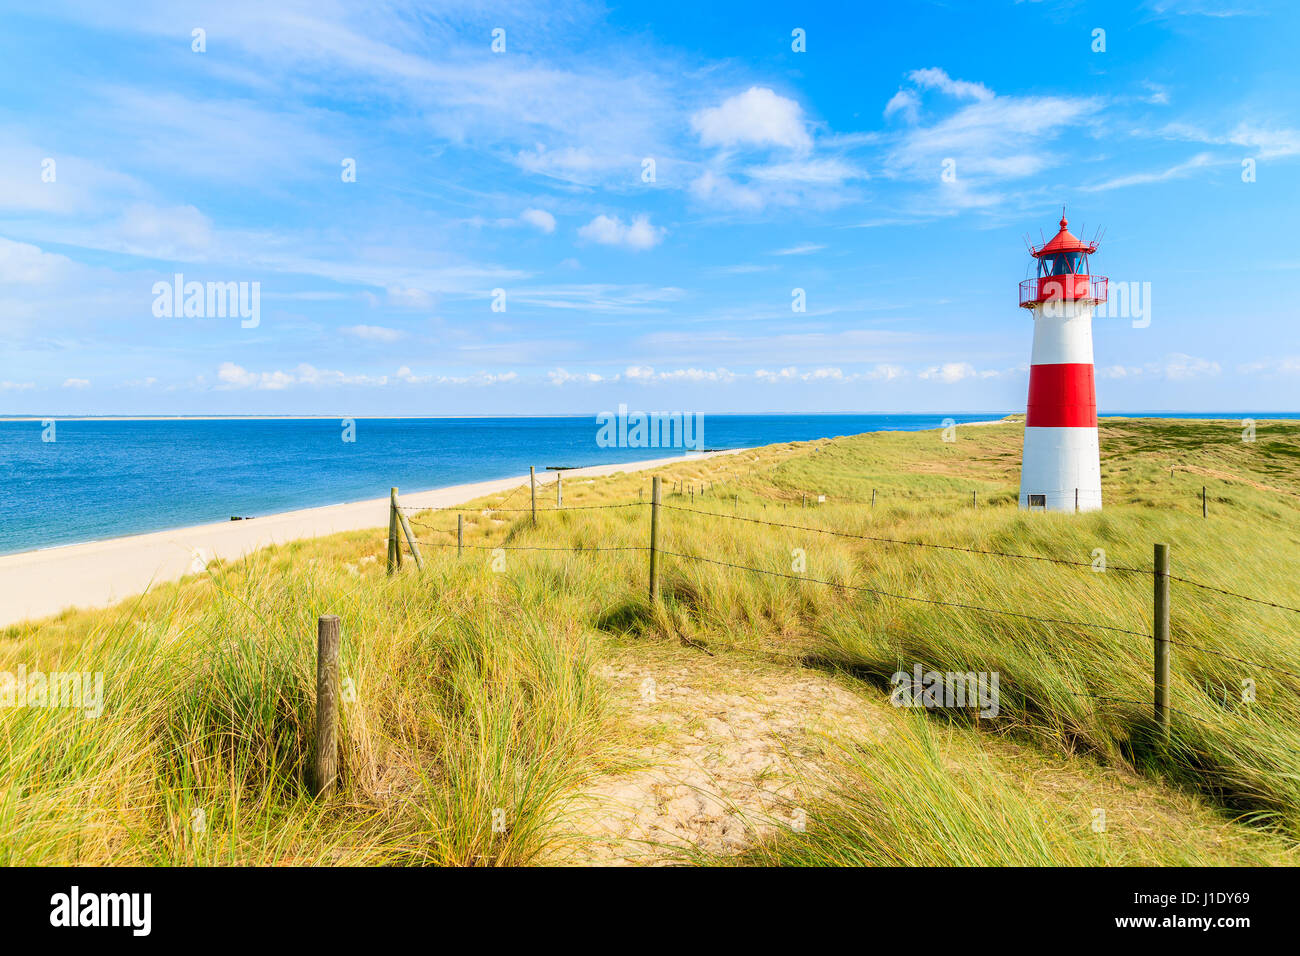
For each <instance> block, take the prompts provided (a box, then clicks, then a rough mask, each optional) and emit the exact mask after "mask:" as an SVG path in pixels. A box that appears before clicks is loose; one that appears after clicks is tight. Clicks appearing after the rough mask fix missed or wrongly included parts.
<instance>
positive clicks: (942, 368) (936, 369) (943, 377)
mask: <svg viewBox="0 0 1300 956" xmlns="http://www.w3.org/2000/svg"><path fill="white" fill-rule="evenodd" d="M978 374H979V373H978V372H976V371H975V366H973V365H971V364H970V363H969V362H945V363H944V364H942V365H931V366H930V367H929V368H927V369H926V370H925V371H923V372H921V374H920V377H921V378H923V379H926V380H928V381H939V382H943V383H945V384H948V385H951V384H952V383H953V382H960V381H961V380H962V379H964V378H974V377H976V376H977V375H978Z"/></svg>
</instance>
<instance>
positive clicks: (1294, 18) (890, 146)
mask: <svg viewBox="0 0 1300 956" xmlns="http://www.w3.org/2000/svg"><path fill="white" fill-rule="evenodd" d="M115 6H117V7H118V8H117V9H109V7H108V5H103V4H97V3H73V2H62V0H45V2H42V3H41V4H14V3H5V4H4V7H5V9H4V13H3V29H2V30H0V337H2V338H3V342H4V349H3V353H2V354H0V413H4V414H41V415H70V414H78V413H91V414H151V413H166V414H203V413H218V414H219V413H233V414H284V413H290V414H291V413H303V414H339V415H351V416H365V415H383V414H394V415H399V414H407V415H409V414H429V415H446V414H493V413H522V414H541V413H583V414H585V413H593V412H596V411H600V410H603V409H611V408H614V407H615V406H617V405H618V404H619V403H620V402H623V403H626V404H628V405H629V406H631V407H632V408H642V409H650V410H665V409H676V410H690V411H703V412H742V411H756V412H782V411H790V412H802V411H901V410H917V411H951V412H961V411H974V410H992V409H1017V408H1023V404H1024V399H1025V392H1026V383H1027V377H1028V371H1027V362H1028V357H1029V347H1030V341H1031V334H1032V327H1031V323H1030V320H1029V318H1028V314H1027V313H1026V312H1024V311H1023V310H1021V309H1018V308H1017V307H1016V301H1017V300H1016V285H1017V283H1018V282H1019V281H1020V280H1021V279H1023V278H1025V277H1026V275H1027V272H1026V268H1027V266H1028V264H1029V262H1030V260H1029V257H1028V255H1027V254H1026V251H1025V247H1024V239H1023V237H1024V236H1025V234H1026V233H1028V234H1030V235H1031V237H1032V238H1033V240H1034V241H1035V242H1037V241H1039V239H1038V237H1039V232H1040V230H1041V231H1042V232H1043V233H1044V234H1046V235H1048V236H1050V235H1051V234H1052V232H1053V231H1054V228H1055V223H1056V221H1057V219H1059V217H1060V210H1061V206H1062V205H1063V204H1064V205H1066V206H1067V207H1068V215H1069V218H1070V220H1071V226H1072V228H1075V231H1082V229H1083V228H1084V224H1086V231H1087V234H1088V235H1089V236H1091V235H1092V234H1093V233H1094V232H1095V231H1096V230H1097V229H1098V228H1099V227H1104V228H1105V234H1104V237H1103V240H1102V245H1101V250H1100V252H1099V253H1098V254H1097V255H1096V256H1094V258H1093V271H1094V272H1095V273H1097V274H1103V275H1107V276H1109V277H1110V278H1111V281H1112V283H1119V282H1123V283H1132V284H1135V285H1134V286H1133V287H1135V288H1138V289H1147V290H1149V296H1150V299H1149V303H1148V304H1149V319H1150V321H1149V323H1147V322H1144V321H1138V322H1134V321H1132V320H1131V319H1130V318H1128V317H1122V316H1117V317H1100V318H1098V319H1097V320H1096V322H1095V328H1094V332H1095V348H1096V361H1097V369H1098V376H1099V378H1098V400H1099V404H1100V406H1101V407H1102V409H1103V410H1112V411H1115V410H1142V409H1180V410H1215V409H1223V410H1258V409H1295V408H1296V407H1297V396H1298V395H1300V342H1298V336H1300V333H1297V328H1296V311H1297V306H1296V304H1295V297H1294V296H1293V295H1292V294H1290V293H1289V292H1288V291H1286V290H1287V288H1288V287H1287V285H1286V283H1288V282H1290V281H1294V280H1295V279H1296V278H1297V277H1300V271H1298V270H1300V250H1298V249H1297V245H1296V243H1295V241H1294V239H1293V236H1294V233H1295V230H1296V228H1297V223H1296V221H1295V220H1296V213H1297V199H1298V198H1300V96H1297V95H1296V93H1295V91H1296V89H1297V87H1300V63H1298V62H1297V58H1296V56H1295V54H1294V49H1293V47H1294V41H1295V38H1296V37H1297V36H1300V11H1298V10H1297V5H1294V4H1290V3H1282V2H1277V3H1263V2H1254V0H1202V2H1196V0H1193V2H1176V0H1154V2H1148V3H1146V4H1144V5H1142V4H1139V5H1136V6H1135V5H1132V4H1124V3H1117V4H1106V3H1088V4H1084V3H1071V2H1050V0H1044V2H1038V3H1033V2H1025V3H1013V2H1007V3H998V2H988V3H971V4H966V3H905V4H896V5H877V4H847V3H846V4H842V5H841V4H827V5H817V6H816V8H815V9H814V8H810V7H809V6H808V5H805V4H765V3H753V2H747V3H736V4H721V3H719V4H712V3H710V4H700V3H688V4H676V3H667V2H656V3H652V4H628V5H623V6H602V5H599V4H591V5H587V4H583V3H573V2H565V3H556V4H545V3H519V4H512V5H507V4H497V5H491V6H492V10H491V12H488V11H486V10H485V9H484V7H485V6H488V5H482V4H477V3H419V2H402V0H394V2H388V3H384V4H361V3H357V4H344V3H335V2H330V0H312V2H309V3H298V2H279V3H274V4H272V3H267V2H261V0H225V2H222V3H216V4H212V3H186V2H177V0H169V2H152V0H139V2H134V3H132V4H129V5H115ZM123 8H125V9H123ZM196 29H201V30H202V31H204V33H203V37H204V40H205V46H206V49H205V50H204V51H203V52H195V51H194V50H193V46H194V45H195V43H196V41H195V39H194V31H195V30H196ZM497 29H500V30H504V41H505V42H504V46H505V49H504V51H503V52H494V51H493V49H492V46H493V31H494V30H497ZM795 30H801V31H803V37H804V46H805V47H806V48H805V49H804V50H802V51H798V50H795V49H794V47H795V46H796V45H797V40H796V38H795V36H794V33H793V31H795ZM1099 30H1102V31H1105V32H1104V46H1105V49H1104V51H1099V50H1094V47H1097V46H1099V43H1098V40H1099V38H1101V36H1100V35H1099V34H1098V33H1097V32H1096V31H1099ZM499 45H500V44H499V43H498V46H499ZM50 160H52V161H53V162H52V163H49V162H48V161H50ZM347 160H353V161H355V170H356V176H355V182H348V181H345V178H346V177H345V175H344V166H345V163H346V161H347ZM647 160H653V181H648V180H649V179H650V177H649V175H648V173H647V169H648V168H649V167H648V163H647ZM1247 167H1250V169H1249V170H1248V169H1247ZM945 171H946V173H947V174H946V175H945ZM51 172H52V176H51V175H50V173H51ZM1248 173H1253V175H1249V174H1248ZM51 178H52V180H53V181H45V180H48V179H51ZM176 273H181V274H183V275H184V277H185V280H186V281H197V282H202V283H207V282H222V283H226V282H236V283H239V282H247V283H257V284H258V289H259V291H260V313H259V316H258V318H259V322H258V324H257V325H256V327H250V328H245V327H243V325H244V324H246V323H241V321H240V320H239V318H230V317H218V316H206V317H195V316H191V317H184V316H181V317H165V316H164V317H159V316H157V315H155V309H154V302H155V294H154V291H153V289H154V285H155V283H158V282H160V281H165V282H169V283H170V282H171V281H172V278H173V276H174V275H175V274H176ZM250 288H251V286H250ZM795 289H802V290H803V296H804V301H805V303H806V308H805V311H802V312H795V311H794V310H793V309H792V303H793V302H794V295H795V293H794V292H793V290H795ZM494 290H502V291H503V292H504V299H503V301H504V310H503V311H501V310H494V309H493V303H494V302H496V303H497V304H498V309H499V307H500V304H501V302H502V296H501V295H500V294H499V293H494Z"/></svg>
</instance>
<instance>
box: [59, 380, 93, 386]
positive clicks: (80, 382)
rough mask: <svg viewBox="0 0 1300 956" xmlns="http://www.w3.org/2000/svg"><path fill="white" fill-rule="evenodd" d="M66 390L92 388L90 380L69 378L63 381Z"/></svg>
mask: <svg viewBox="0 0 1300 956" xmlns="http://www.w3.org/2000/svg"><path fill="white" fill-rule="evenodd" d="M63 387H64V388H90V379H88V378H68V379H64V380H63Z"/></svg>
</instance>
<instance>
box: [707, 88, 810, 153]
mask: <svg viewBox="0 0 1300 956" xmlns="http://www.w3.org/2000/svg"><path fill="white" fill-rule="evenodd" d="M691 127H692V128H693V129H694V130H695V131H696V132H697V133H699V136H700V143H701V145H704V146H785V147H788V148H791V149H808V148H810V147H811V146H812V137H810V136H809V135H808V131H807V129H806V128H805V125H804V118H803V108H802V107H801V106H800V105H799V104H798V103H796V102H795V101H794V100H792V99H787V98H786V97H784V96H780V95H778V94H777V93H776V92H774V91H773V90H770V89H768V88H766V87H760V86H751V87H750V88H749V89H748V90H746V91H745V92H744V93H738V94H736V95H735V96H732V97H729V98H728V99H726V100H723V101H722V104H721V105H719V106H714V107H710V108H708V109H704V110H700V111H699V112H698V113H696V114H695V115H694V116H692V117H691Z"/></svg>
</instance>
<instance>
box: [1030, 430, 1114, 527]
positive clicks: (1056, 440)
mask: <svg viewBox="0 0 1300 956" xmlns="http://www.w3.org/2000/svg"><path fill="white" fill-rule="evenodd" d="M1100 462H1101V459H1100V452H1099V449H1098V447H1097V429H1095V428H1041V427H1034V428H1026V429H1025V454H1024V458H1023V463H1022V464H1021V467H1020V507H1021V508H1033V509H1034V510H1037V509H1039V508H1043V509H1044V510H1047V511H1074V510H1075V507H1076V502H1077V507H1078V510H1079V511H1097V510H1099V509H1100V508H1101V463H1100ZM1031 495H1032V496H1035V497H1034V498H1033V500H1031V499H1030V496H1031ZM1039 495H1041V496H1042V498H1041V499H1039V498H1038V497H1037V496H1039Z"/></svg>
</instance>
